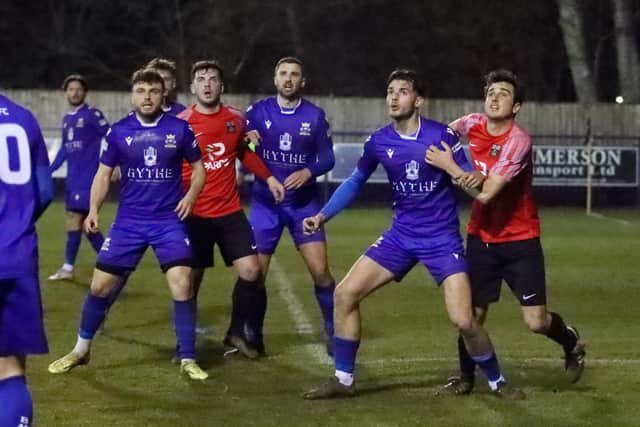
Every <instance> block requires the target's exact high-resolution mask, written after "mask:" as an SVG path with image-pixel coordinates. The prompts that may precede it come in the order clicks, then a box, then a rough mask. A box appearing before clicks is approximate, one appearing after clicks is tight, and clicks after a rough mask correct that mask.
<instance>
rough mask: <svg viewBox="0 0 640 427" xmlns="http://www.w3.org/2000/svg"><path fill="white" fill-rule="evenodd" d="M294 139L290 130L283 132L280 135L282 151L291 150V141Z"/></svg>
mask: <svg viewBox="0 0 640 427" xmlns="http://www.w3.org/2000/svg"><path fill="white" fill-rule="evenodd" d="M292 141H293V140H292V139H291V135H289V133H288V132H285V133H283V134H282V135H280V149H281V150H282V151H291V142H292Z"/></svg>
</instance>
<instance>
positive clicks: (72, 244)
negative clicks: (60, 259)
mask: <svg viewBox="0 0 640 427" xmlns="http://www.w3.org/2000/svg"><path fill="white" fill-rule="evenodd" d="M81 238H82V231H80V230H77V231H67V246H66V247H65V250H64V263H65V264H69V265H74V264H75V263H76V257H77V256H78V249H79V248H80V239H81Z"/></svg>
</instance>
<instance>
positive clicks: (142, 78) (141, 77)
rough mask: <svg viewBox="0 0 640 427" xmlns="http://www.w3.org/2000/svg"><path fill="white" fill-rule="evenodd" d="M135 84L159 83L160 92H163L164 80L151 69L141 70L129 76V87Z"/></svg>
mask: <svg viewBox="0 0 640 427" xmlns="http://www.w3.org/2000/svg"><path fill="white" fill-rule="evenodd" d="M137 83H149V84H153V83H160V85H162V91H163V92H164V80H163V78H162V76H161V75H160V74H159V73H158V72H157V71H155V70H153V69H150V68H141V69H139V70H137V71H136V72H134V73H133V75H132V76H131V87H133V86H135V85H136V84H137Z"/></svg>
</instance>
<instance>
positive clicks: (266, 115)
mask: <svg viewBox="0 0 640 427" xmlns="http://www.w3.org/2000/svg"><path fill="white" fill-rule="evenodd" d="M274 84H275V87H276V90H277V95H276V96H274V97H270V98H266V99H264V100H261V101H258V102H257V103H255V104H253V105H252V106H251V107H249V109H248V110H247V114H246V119H247V133H248V136H249V138H250V139H251V140H252V141H253V142H256V143H258V145H257V147H256V153H257V154H258V155H259V156H260V157H261V158H262V160H263V161H264V163H265V164H266V165H267V167H268V168H269V170H270V171H271V173H272V174H273V176H274V177H275V178H276V179H277V180H278V181H280V182H282V183H283V185H284V187H285V189H286V193H285V198H284V200H283V201H282V202H280V203H276V201H275V200H274V198H273V195H272V194H271V191H270V190H269V187H268V185H267V184H266V183H264V182H262V181H256V182H255V183H254V185H253V197H252V202H251V213H250V215H249V222H250V223H251V226H252V227H253V232H254V236H255V240H256V244H257V249H258V258H259V262H260V269H261V271H262V274H263V276H264V277H265V278H266V275H267V272H268V270H269V264H270V262H271V256H272V255H273V253H274V252H275V250H276V247H277V245H278V242H279V240H280V236H281V235H282V231H283V229H284V228H285V227H286V228H288V229H289V233H290V234H291V236H292V238H293V242H294V243H295V245H296V247H297V248H298V250H299V251H300V255H302V258H303V259H304V262H305V265H306V266H307V268H308V270H309V273H310V274H311V279H312V280H313V284H314V289H315V296H316V299H317V301H318V305H319V306H320V310H321V312H322V316H323V318H324V330H325V334H326V335H327V339H328V344H329V345H328V346H327V351H328V352H329V354H331V353H332V350H331V347H330V342H331V341H330V339H329V337H331V336H332V335H333V289H334V287H335V283H334V280H333V277H332V276H331V273H330V272H329V266H328V261H327V246H326V238H325V234H324V231H323V230H320V231H319V232H318V233H315V234H313V235H305V234H304V233H303V230H302V220H303V219H304V218H305V217H308V216H311V215H313V214H315V213H317V212H318V210H319V209H320V207H321V205H322V202H321V200H320V193H319V191H318V185H317V184H316V177H318V176H320V175H323V174H325V173H327V172H329V171H330V170H331V169H332V168H333V166H334V164H335V158H334V155H333V143H332V141H331V131H330V128H329V123H327V120H326V118H325V113H324V111H323V110H322V109H321V108H319V107H318V106H316V105H314V104H312V103H311V102H309V101H307V100H306V99H303V98H302V97H301V95H300V91H301V90H302V88H303V87H304V86H305V79H304V72H303V64H302V62H301V61H300V60H299V59H297V58H293V57H285V58H282V59H280V60H279V61H278V62H277V64H276V67H275V76H274ZM258 307H259V309H258V310H257V312H256V313H255V316H254V317H252V318H250V320H249V321H248V322H247V332H248V337H247V338H248V340H249V342H250V343H252V344H253V345H254V346H255V347H256V348H257V350H258V351H259V352H262V353H263V352H264V343H263V338H262V325H263V321H264V316H265V313H266V309H267V294H266V290H265V289H264V287H261V292H260V301H259V304H258Z"/></svg>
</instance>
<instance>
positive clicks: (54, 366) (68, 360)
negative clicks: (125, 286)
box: [49, 268, 119, 374]
mask: <svg viewBox="0 0 640 427" xmlns="http://www.w3.org/2000/svg"><path fill="white" fill-rule="evenodd" d="M118 279H119V276H116V275H115V274H111V273H107V272H106V271H102V270H98V269H97V268H96V269H94V270H93V278H92V280H91V288H90V289H89V293H88V294H87V297H86V299H85V301H84V304H83V306H82V314H81V320H80V330H79V331H78V336H77V339H76V345H75V346H74V348H73V350H71V352H70V353H68V354H66V355H65V356H63V357H61V358H60V359H57V360H55V361H54V362H52V363H51V364H50V365H49V372H50V373H52V374H63V373H66V372H69V371H70V370H71V369H73V368H75V367H76V366H80V365H86V364H87V363H89V359H90V353H91V343H92V341H93V337H94V336H95V333H96V331H97V330H98V328H99V327H100V325H101V324H102V322H103V321H104V318H105V316H106V312H107V309H108V306H109V299H108V295H109V293H110V292H111V290H112V289H113V288H114V287H115V285H116V283H117V281H118Z"/></svg>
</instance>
